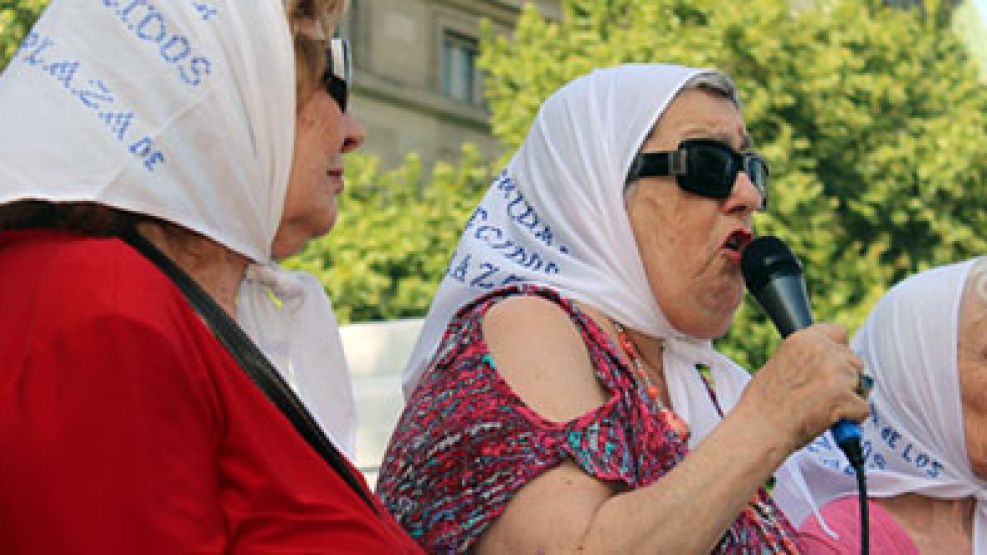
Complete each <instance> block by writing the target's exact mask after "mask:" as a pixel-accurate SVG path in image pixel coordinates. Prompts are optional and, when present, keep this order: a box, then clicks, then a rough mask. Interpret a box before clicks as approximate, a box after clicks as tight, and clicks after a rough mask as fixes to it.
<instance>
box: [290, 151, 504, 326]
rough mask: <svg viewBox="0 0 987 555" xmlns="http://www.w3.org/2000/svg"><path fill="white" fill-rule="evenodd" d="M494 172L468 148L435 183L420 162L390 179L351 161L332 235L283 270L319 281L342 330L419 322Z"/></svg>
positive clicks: (368, 163)
mask: <svg viewBox="0 0 987 555" xmlns="http://www.w3.org/2000/svg"><path fill="white" fill-rule="evenodd" d="M490 168H491V166H490V164H489V163H488V162H486V161H485V160H483V159H482V156H481V155H480V154H479V152H478V151H477V150H476V148H474V147H473V146H470V145H466V146H464V147H463V150H462V155H461V161H460V162H459V163H458V164H457V165H451V164H447V163H439V164H436V166H435V168H434V169H433V171H432V175H431V176H430V178H428V177H426V175H425V174H424V172H422V170H421V164H420V162H419V159H418V157H417V156H416V155H414V154H412V155H409V156H408V157H407V158H406V159H405V162H404V164H403V165H402V166H401V167H399V168H397V169H395V170H391V171H386V172H382V171H380V170H379V169H378V164H377V160H376V159H375V158H373V157H370V156H363V155H352V156H350V157H348V158H347V161H346V191H345V193H344V195H343V197H342V199H341V200H340V206H339V217H338V219H337V221H336V226H335V227H334V228H333V231H332V233H330V234H329V235H326V236H324V237H322V238H319V239H317V240H314V241H311V242H310V243H309V244H308V245H307V247H306V248H305V250H304V251H303V252H302V253H301V254H299V255H296V256H294V257H292V258H290V259H288V260H286V261H285V262H284V265H285V266H287V267H290V268H296V269H304V270H307V271H310V272H312V273H314V274H315V275H317V276H319V278H320V279H321V280H322V282H323V283H324V284H325V286H326V290H327V291H328V292H329V296H330V298H332V299H333V303H334V305H335V308H336V313H337V317H338V318H339V320H340V322H353V321H364V320H388V319H393V318H404V317H411V316H421V315H423V314H425V312H426V311H427V310H428V306H429V304H430V303H431V300H432V296H433V294H434V293H435V288H436V287H437V286H438V284H439V281H441V279H442V276H443V275H445V270H446V265H447V264H448V262H449V258H450V256H451V254H452V249H453V248H454V247H455V245H456V242H457V240H458V239H459V234H460V233H461V231H462V227H463V224H464V223H465V222H466V219H467V218H468V217H469V215H470V213H471V212H472V211H473V209H474V208H475V207H476V204H477V203H478V202H479V201H480V197H481V196H482V195H483V193H484V192H485V191H486V186H487V185H488V184H489V183H490V181H491V179H492V177H493V176H492V174H491V171H490Z"/></svg>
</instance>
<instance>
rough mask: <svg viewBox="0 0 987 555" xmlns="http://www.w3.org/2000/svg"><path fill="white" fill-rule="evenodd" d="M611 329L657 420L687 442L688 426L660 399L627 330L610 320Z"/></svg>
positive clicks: (658, 391)
mask: <svg viewBox="0 0 987 555" xmlns="http://www.w3.org/2000/svg"><path fill="white" fill-rule="evenodd" d="M611 323H613V327H614V328H615V329H616V330H617V342H618V343H620V348H621V349H623V350H624V354H625V355H627V358H629V359H630V361H631V371H632V373H633V375H634V378H635V380H636V381H637V383H638V384H639V385H641V386H643V389H644V393H645V394H646V395H647V396H648V399H650V400H651V404H652V406H653V407H654V409H655V411H656V413H657V417H658V420H659V421H661V422H662V423H664V424H665V425H666V426H667V427H668V428H669V429H670V430H672V431H673V432H675V434H676V435H678V436H679V438H681V440H682V441H683V442H687V441H688V440H689V434H690V432H689V425H688V424H686V422H685V420H682V418H680V417H679V415H677V414H675V413H674V412H672V411H671V409H669V408H668V407H666V406H665V403H664V402H663V401H662V399H661V389H659V388H658V386H657V385H655V383H654V381H653V380H652V379H651V376H650V375H649V374H648V371H647V369H646V368H645V367H644V360H643V359H642V358H641V355H640V354H639V353H638V350H637V347H636V346H635V345H634V342H633V341H631V338H630V336H628V335H627V330H626V329H625V328H624V326H623V324H621V323H620V322H618V321H616V320H611Z"/></svg>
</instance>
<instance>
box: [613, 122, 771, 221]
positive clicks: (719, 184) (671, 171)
mask: <svg viewBox="0 0 987 555" xmlns="http://www.w3.org/2000/svg"><path fill="white" fill-rule="evenodd" d="M741 171H742V172H744V173H746V174H747V177H748V178H749V179H750V180H751V183H753V184H754V187H755V188H756V189H757V191H758V192H759V193H760V194H761V209H762V210H763V209H764V207H765V206H767V203H768V163H767V162H766V161H765V160H764V158H762V157H761V155H760V154H757V153H756V152H744V153H738V152H734V150H733V149H732V148H730V147H729V146H727V145H725V144H723V143H722V142H720V141H716V140H713V139H689V140H685V141H682V142H681V143H679V148H678V150H675V151H672V152H642V153H640V154H638V155H637V157H635V158H634V162H633V163H632V164H631V169H630V171H629V172H628V174H627V183H630V182H632V181H634V180H636V179H637V178H639V177H665V176H670V175H674V176H675V179H676V181H677V182H678V184H679V187H681V188H682V189H684V190H686V191H689V192H690V193H694V194H697V195H700V196H703V197H707V198H715V199H725V198H728V197H729V196H730V193H731V192H732V191H733V184H734V183H735V182H736V181H737V174H738V173H740V172H741Z"/></svg>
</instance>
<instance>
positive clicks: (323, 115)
mask: <svg viewBox="0 0 987 555" xmlns="http://www.w3.org/2000/svg"><path fill="white" fill-rule="evenodd" d="M324 34H325V36H327V37H329V36H331V35H332V29H328V30H326V31H325V33H324ZM326 44H328V39H327V40H326ZM300 79H302V80H303V82H302V83H300V85H301V86H300V87H299V90H300V91H302V94H300V95H299V100H300V106H299V109H298V112H297V116H296V118H295V146H294V152H293V155H292V164H291V174H290V177H289V180H288V190H287V193H286V195H285V201H284V208H283V210H282V213H281V224H280V226H279V228H278V230H277V233H276V235H275V237H274V242H273V243H272V246H271V251H272V254H273V256H274V258H284V257H286V256H290V255H292V254H294V253H296V252H298V251H299V250H301V249H302V247H304V246H305V242H306V241H308V240H309V239H311V238H313V237H318V236H320V235H324V234H325V233H327V232H328V231H329V230H330V229H332V226H333V225H334V224H335V222H336V212H337V205H336V197H337V196H338V195H339V194H340V193H342V192H343V186H344V185H343V153H345V152H350V151H352V150H355V149H357V148H359V147H360V145H361V144H363V139H364V131H363V128H362V126H361V125H360V124H359V122H357V121H356V119H355V118H354V117H353V116H352V115H351V114H350V113H344V112H342V111H341V110H340V106H339V105H338V104H337V103H336V101H335V100H334V99H333V98H332V97H331V96H330V95H329V93H328V92H326V90H325V88H324V87H323V85H322V83H321V78H316V77H314V76H305V75H304V74H303V75H302V76H301V77H300ZM306 80H307V81H306Z"/></svg>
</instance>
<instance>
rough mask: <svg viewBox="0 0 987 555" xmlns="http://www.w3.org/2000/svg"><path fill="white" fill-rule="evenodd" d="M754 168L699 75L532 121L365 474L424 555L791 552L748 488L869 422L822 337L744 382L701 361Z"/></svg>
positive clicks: (788, 351) (742, 137) (721, 80)
mask: <svg viewBox="0 0 987 555" xmlns="http://www.w3.org/2000/svg"><path fill="white" fill-rule="evenodd" d="M750 147H751V145H750V138H749V136H748V134H747V132H746V129H745V126H744V122H743V119H742V118H741V115H740V110H739V107H738V102H737V100H736V97H735V91H734V87H733V85H732V84H731V82H730V81H729V80H728V79H727V78H726V77H725V76H723V75H721V74H719V73H715V72H710V71H704V70H697V69H690V68H685V67H678V66H672V65H627V66H622V67H617V68H612V69H605V70H597V71H594V72H593V73H591V74H589V75H588V76H584V77H581V78H579V79H576V80H575V81H573V82H571V83H569V84H568V85H566V86H565V87H563V88H562V89H561V90H559V91H558V92H557V93H555V94H554V95H553V96H552V97H550V98H549V99H548V100H547V101H546V102H545V104H544V105H543V106H542V108H541V110H540V112H539V114H538V116H537V118H536V120H535V121H534V123H533V125H532V128H531V131H530V133H529V135H528V137H527V139H526V140H525V142H524V144H523V145H522V146H521V147H520V150H519V151H518V152H517V153H516V155H515V156H514V157H513V159H512V161H511V162H510V164H509V166H508V167H507V169H506V171H505V172H504V173H503V174H502V175H500V176H499V178H498V179H496V180H495V182H494V183H493V185H492V186H491V188H490V190H489V192H488V193H487V195H486V196H485V198H484V199H483V200H482V201H481V203H480V205H479V207H478V208H477V209H476V211H475V212H474V214H473V215H472V217H471V219H470V220H469V222H468V223H467V224H466V228H465V231H464V233H463V236H462V239H461V241H460V243H459V246H458V248H457V250H456V252H455V254H454V256H453V260H452V263H451V265H450V267H449V270H448V273H447V275H446V277H445V279H444V281H443V282H442V284H441V286H440V288H439V291H438V294H437V296H436V298H435V300H434V303H433V305H432V308H431V311H430V313H429V316H428V318H427V320H426V322H425V327H424V329H423V333H422V337H421V338H420V341H419V344H418V347H417V351H416V353H415V354H413V359H412V361H411V366H410V369H409V370H410V372H409V375H408V382H407V386H408V392H410V397H409V398H408V404H407V407H406V409H405V411H404V414H403V416H402V418H401V420H400V422H399V423H398V426H397V429H396V431H395V434H394V437H393V438H392V440H391V443H390V446H389V449H388V452H387V454H386V456H385V460H384V465H383V468H382V471H381V476H380V479H379V489H378V491H379V493H380V495H381V497H382V500H383V501H384V502H385V504H386V505H387V507H388V508H389V509H390V510H391V511H392V512H393V513H394V514H395V515H396V517H397V519H398V521H399V523H400V524H401V525H403V526H404V527H405V529H406V530H408V532H409V533H410V534H411V535H412V536H413V537H414V538H416V539H418V540H419V542H420V543H421V544H422V545H423V546H424V547H425V548H426V550H428V551H436V552H449V551H466V550H476V551H477V552H480V553H484V552H523V553H541V552H573V551H577V550H584V551H586V552H602V551H606V552H614V553H632V552H648V553H699V552H704V551H705V552H709V551H711V550H713V551H716V552H745V553H774V552H795V551H796V550H797V545H796V543H795V538H794V532H793V530H792V528H791V526H790V524H789V523H788V521H787V520H786V519H785V517H784V516H783V515H782V514H781V513H780V512H779V511H778V509H777V508H776V507H775V505H774V503H773V501H772V500H771V498H770V496H769V495H768V494H767V493H766V492H765V490H764V488H763V487H762V485H763V484H764V483H765V482H766V481H767V480H768V478H770V477H771V475H772V473H774V472H775V470H776V469H777V468H778V467H779V466H780V465H782V463H783V462H784V461H785V460H786V458H787V457H788V455H789V454H790V453H792V452H793V451H794V450H796V449H798V448H799V447H801V446H802V445H804V444H805V443H806V442H808V441H809V440H811V439H812V438H813V437H815V436H816V435H818V434H819V433H820V432H822V431H823V430H825V429H826V427H827V426H829V425H830V424H832V423H833V422H834V421H836V420H837V419H839V418H850V419H856V420H859V419H861V418H863V417H864V416H865V415H866V414H867V406H866V403H865V402H864V400H863V399H861V398H860V397H858V396H857V395H856V394H855V393H854V386H855V384H856V381H857V376H858V371H859V369H860V367H861V363H860V360H859V359H858V358H857V357H856V356H855V355H853V353H852V352H851V351H850V350H849V348H848V347H847V345H846V332H845V330H844V329H842V328H839V327H837V326H835V325H831V324H819V325H816V326H813V327H810V328H808V329H805V330H803V331H801V332H799V333H796V334H794V335H792V336H790V337H789V338H788V339H787V340H786V341H785V342H784V344H783V345H782V346H781V348H780V349H779V351H778V352H777V353H776V354H775V355H774V356H773V357H772V358H771V360H770V361H769V362H768V363H767V364H766V365H765V366H764V367H763V368H761V369H760V371H759V372H758V373H757V375H756V376H755V377H754V378H753V380H750V381H749V376H748V374H747V372H745V371H744V370H743V369H741V368H739V367H738V366H737V365H735V364H734V363H732V362H731V361H730V360H728V359H727V358H725V357H724V356H722V355H720V354H719V353H717V352H716V351H715V350H714V349H713V347H712V345H711V342H710V340H711V339H712V338H716V337H719V336H721V335H722V334H724V333H725V332H726V331H727V329H728V328H729V326H730V323H731V321H732V319H733V315H734V312H735V311H736V309H737V307H738V305H739V303H740V300H741V297H742V295H743V292H744V283H743V279H742V277H741V273H740V268H739V263H740V255H741V251H742V249H743V248H744V247H745V246H746V245H747V244H748V243H749V242H750V241H751V239H752V236H753V232H752V224H751V219H752V216H753V215H754V213H755V211H757V210H758V209H759V208H761V207H762V206H763V204H764V200H765V198H764V196H765V193H766V185H767V168H766V165H765V162H764V161H763V160H762V159H761V158H760V157H759V156H758V155H757V154H755V153H754V152H751V151H750ZM443 330H444V331H443Z"/></svg>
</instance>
